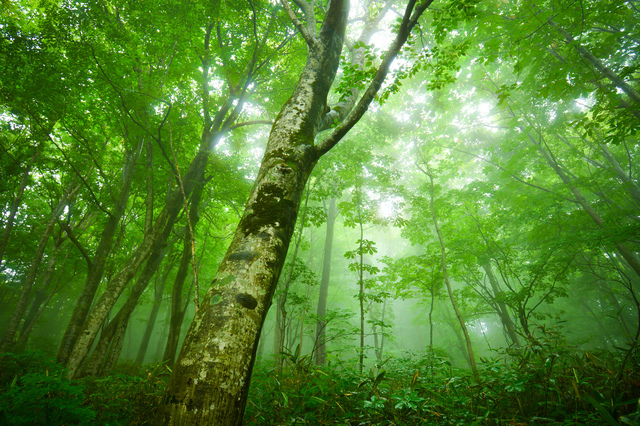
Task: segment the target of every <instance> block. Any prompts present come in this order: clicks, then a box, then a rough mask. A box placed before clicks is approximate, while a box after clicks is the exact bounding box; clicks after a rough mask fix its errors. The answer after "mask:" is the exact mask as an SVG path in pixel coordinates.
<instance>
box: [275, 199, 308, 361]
mask: <svg viewBox="0 0 640 426" xmlns="http://www.w3.org/2000/svg"><path fill="white" fill-rule="evenodd" d="M309 193H310V189H309V188H307V197H306V199H305V204H304V209H303V210H302V220H301V221H300V229H299V233H298V238H296V244H295V248H294V250H293V256H291V263H290V265H291V268H290V269H289V275H288V276H287V277H286V278H285V280H284V285H283V287H284V288H283V289H282V292H281V293H280V295H279V296H278V298H277V301H276V327H275V333H274V341H273V344H274V347H273V353H274V355H275V356H276V357H277V371H278V373H281V372H282V367H283V366H284V358H283V357H282V354H283V352H284V350H285V349H287V348H291V343H292V342H289V341H287V342H286V344H285V341H286V338H287V334H288V331H290V330H291V328H290V327H287V297H288V296H289V286H290V285H291V281H292V280H293V274H294V268H295V262H296V259H297V258H298V250H299V249H300V243H301V242H302V233H303V231H304V227H305V222H306V217H307V205H308V203H309ZM290 323H291V320H289V325H291V324H290Z"/></svg>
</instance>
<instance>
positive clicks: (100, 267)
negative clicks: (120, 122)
mask: <svg viewBox="0 0 640 426" xmlns="http://www.w3.org/2000/svg"><path fill="white" fill-rule="evenodd" d="M140 148H141V147H140V146H139V147H138V149H136V150H135V151H134V152H129V153H128V155H127V156H126V157H125V162H124V165H123V167H122V189H121V190H120V195H119V196H118V200H117V201H116V203H115V207H114V209H113V211H112V212H111V213H110V215H109V219H107V222H106V224H105V226H104V229H103V230H102V234H101V236H100V242H99V243H98V246H97V247H96V251H95V254H94V255H93V261H92V265H91V267H90V268H89V273H88V274H87V278H86V280H85V283H84V287H83V289H82V293H81V294H80V297H79V298H78V300H77V302H76V304H75V307H74V308H73V314H72V315H71V318H70V319H69V324H68V325H67V328H66V330H65V333H64V336H63V337H62V342H61V343H60V348H59V349H58V356H57V358H56V359H57V361H58V363H60V364H65V365H66V363H67V361H68V360H69V356H70V355H71V350H72V349H73V346H74V345H75V343H76V342H77V340H78V337H79V336H80V332H81V331H82V327H83V326H84V323H85V321H86V319H87V316H88V315H89V311H90V310H91V304H92V303H93V299H94V298H95V295H96V291H97V290H98V286H99V285H100V282H101V281H102V278H103V276H104V268H105V265H106V263H107V259H108V258H109V255H110V254H111V251H112V249H113V246H114V244H113V239H114V237H115V235H116V231H117V229H118V225H119V224H120V219H121V218H122V215H123V214H124V211H125V208H126V206H127V202H128V201H129V195H130V189H131V182H132V181H133V176H134V170H135V165H136V163H137V161H138V152H139V149H140Z"/></svg>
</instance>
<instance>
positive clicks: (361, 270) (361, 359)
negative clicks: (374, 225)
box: [356, 184, 364, 374]
mask: <svg viewBox="0 0 640 426" xmlns="http://www.w3.org/2000/svg"><path fill="white" fill-rule="evenodd" d="M356 198H357V209H358V224H359V225H360V246H359V247H358V251H359V253H360V265H359V267H358V302H359V304H360V357H359V360H358V361H359V366H360V374H362V369H363V368H364V253H363V247H362V245H363V244H364V228H363V226H362V211H361V207H362V206H361V205H360V187H359V185H357V184H356Z"/></svg>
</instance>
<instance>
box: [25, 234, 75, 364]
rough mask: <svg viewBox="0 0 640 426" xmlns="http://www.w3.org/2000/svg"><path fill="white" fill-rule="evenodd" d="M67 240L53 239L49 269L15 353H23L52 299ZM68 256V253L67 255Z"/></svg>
mask: <svg viewBox="0 0 640 426" xmlns="http://www.w3.org/2000/svg"><path fill="white" fill-rule="evenodd" d="M65 241H66V240H65V239H63V238H62V237H61V235H56V236H54V237H53V247H52V248H51V253H50V254H49V256H48V258H49V260H48V261H47V269H46V270H45V272H44V275H43V277H42V283H41V284H40V286H39V287H38V288H37V289H36V290H35V294H34V295H33V300H32V302H31V306H30V307H29V312H28V313H27V315H26V316H25V319H24V322H23V323H22V327H21V328H20V337H19V339H18V342H17V343H16V345H15V352H21V351H22V350H23V349H24V347H25V345H26V343H27V339H28V337H29V334H30V333H31V330H32V329H33V325H34V323H35V320H36V319H37V317H39V315H38V314H39V313H40V312H41V306H42V305H43V304H45V302H47V301H48V300H50V299H51V297H52V296H53V293H54V292H52V291H51V288H50V287H51V283H52V282H53V279H52V278H53V274H54V273H55V270H56V264H57V263H58V256H59V255H60V252H61V251H62V248H63V244H64V242H65ZM67 255H68V253H67Z"/></svg>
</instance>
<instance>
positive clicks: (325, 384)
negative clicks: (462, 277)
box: [0, 344, 640, 426]
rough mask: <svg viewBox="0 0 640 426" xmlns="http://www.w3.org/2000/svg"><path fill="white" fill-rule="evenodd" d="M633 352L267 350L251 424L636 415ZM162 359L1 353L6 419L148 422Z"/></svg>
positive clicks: (0, 419) (620, 418) (255, 383)
mask: <svg viewBox="0 0 640 426" xmlns="http://www.w3.org/2000/svg"><path fill="white" fill-rule="evenodd" d="M623 355H624V354H621V355H620V356H617V355H614V354H612V353H610V352H585V351H577V350H574V349H569V348H566V347H559V346H557V345H546V344H540V345H529V346H527V347H524V348H520V349H519V350H518V351H514V350H511V351H503V352H502V353H498V352H497V353H496V356H495V357H492V358H482V359H480V360H479V363H478V371H479V377H477V378H475V377H473V375H472V374H471V372H470V371H469V370H466V369H459V368H454V367H452V365H451V363H450V362H449V361H448V359H447V358H446V357H444V356H440V355H438V354H437V351H434V352H431V353H424V354H420V355H418V354H404V355H402V356H395V357H389V358H387V359H385V360H383V361H382V362H380V363H379V364H377V365H376V366H375V367H372V368H368V369H365V371H364V372H363V373H362V374H361V373H360V369H359V366H358V365H354V364H353V363H350V362H341V361H338V360H333V361H331V362H330V363H329V364H328V365H327V366H325V367H322V368H321V367H317V366H315V365H313V363H312V362H311V360H310V358H309V357H299V358H298V357H292V356H288V357H287V358H286V359H285V362H284V368H282V371H281V372H278V369H277V367H276V365H275V364H274V363H273V362H268V361H265V360H259V362H258V363H257V364H256V367H255V369H254V373H253V377H252V386H251V390H250V395H249V401H248V403H247V408H246V413H245V424H246V425H256V426H258V425H417V424H425V425H427V424H428V425H537V424H553V425H589V424H591V425H612V426H613V425H621V424H622V425H638V424H640V406H639V402H640V400H639V398H640V362H638V361H639V360H638V359H637V357H636V359H633V357H631V358H629V359H628V360H627V362H626V364H625V365H626V367H624V368H621V362H622V360H623V359H624V358H623ZM169 375H170V370H169V368H168V367H166V366H164V365H161V364H147V365H142V366H140V365H135V364H133V363H128V362H124V363H121V364H119V365H118V367H117V368H116V369H115V371H113V372H112V373H111V374H109V375H108V376H105V377H86V378H84V379H81V380H78V381H68V380H67V379H66V375H65V373H64V369H63V368H62V367H60V366H58V365H56V364H55V363H54V362H53V361H51V360H48V359H47V357H45V356H44V355H43V354H42V353H39V352H29V353H24V354H10V353H8V354H3V355H1V356H0V424H2V425H72V424H92V425H144V424H149V423H150V422H151V419H152V418H153V414H154V412H155V408H156V407H157V404H158V403H159V400H160V398H161V396H162V392H163V390H164V387H165V385H166V382H167V380H168V378H169Z"/></svg>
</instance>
